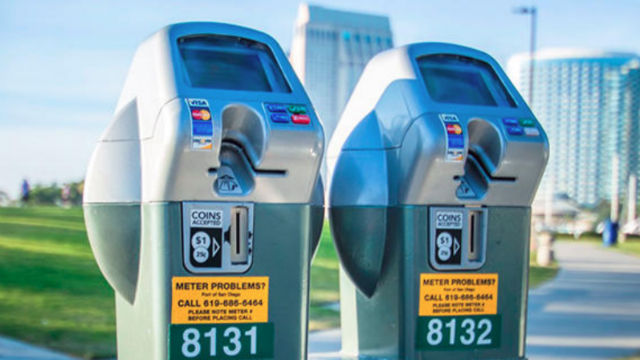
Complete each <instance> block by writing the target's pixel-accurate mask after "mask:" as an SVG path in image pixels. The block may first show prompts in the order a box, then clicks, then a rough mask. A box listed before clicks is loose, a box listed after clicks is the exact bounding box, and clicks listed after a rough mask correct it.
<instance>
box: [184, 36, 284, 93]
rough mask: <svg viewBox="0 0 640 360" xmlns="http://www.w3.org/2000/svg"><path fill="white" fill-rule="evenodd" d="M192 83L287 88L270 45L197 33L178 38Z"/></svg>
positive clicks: (228, 87) (226, 87) (227, 87)
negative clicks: (193, 35)
mask: <svg viewBox="0 0 640 360" xmlns="http://www.w3.org/2000/svg"><path fill="white" fill-rule="evenodd" d="M178 47H179V50H180V55H181V56H182V60H183V63H184V66H185V68H186V72H187V75H188V78H189V81H190V82H191V86H193V87H199V88H210V89H224V90H244V91H264V92H290V91H291V90H290V88H289V86H288V85H287V82H286V81H285V79H284V75H283V74H282V72H281V71H280V67H279V66H278V65H277V63H276V60H275V58H274V57H273V54H272V53H271V51H270V50H269V48H268V47H267V46H266V45H264V44H261V43H259V42H256V41H253V40H248V39H243V38H234V37H230V36H213V35H207V36H196V37H187V38H181V39H179V41H178Z"/></svg>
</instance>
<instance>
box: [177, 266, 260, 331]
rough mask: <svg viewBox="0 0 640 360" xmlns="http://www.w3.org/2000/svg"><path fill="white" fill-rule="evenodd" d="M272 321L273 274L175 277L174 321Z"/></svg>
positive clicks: (208, 322)
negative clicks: (270, 285) (270, 275)
mask: <svg viewBox="0 0 640 360" xmlns="http://www.w3.org/2000/svg"><path fill="white" fill-rule="evenodd" d="M268 321H269V277H268V276H252V277H249V276H246V277H245V276H237V277H189V276H185V277H174V278H173V281H172V284H171V323H172V324H228V323H263V322H268Z"/></svg>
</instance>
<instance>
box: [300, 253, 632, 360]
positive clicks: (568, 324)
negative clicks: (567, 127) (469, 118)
mask: <svg viewBox="0 0 640 360" xmlns="http://www.w3.org/2000/svg"><path fill="white" fill-rule="evenodd" d="M554 248H555V252H556V257H557V259H558V262H559V264H560V267H561V270H560V272H559V273H558V276H557V277H556V278H555V279H554V280H552V281H549V282H548V283H546V284H544V285H542V286H541V287H539V288H537V289H535V290H533V291H531V293H530V297H529V322H528V326H527V331H528V335H527V349H526V355H527V357H528V358H529V359H530V360H561V359H562V360H595V359H615V358H619V357H625V356H629V355H632V354H634V353H635V352H636V351H638V350H640V258H638V257H633V256H629V255H624V254H621V253H618V252H615V251H612V250H606V249H602V248H600V247H599V246H596V245H594V244H592V243H580V242H559V243H556V244H555V246H554ZM339 349H340V332H339V330H329V331H321V332H315V333H312V334H311V336H310V341H309V354H310V358H312V359H334V358H337V354H338V351H339Z"/></svg>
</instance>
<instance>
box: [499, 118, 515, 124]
mask: <svg viewBox="0 0 640 360" xmlns="http://www.w3.org/2000/svg"><path fill="white" fill-rule="evenodd" d="M502 123H503V124H505V125H507V126H516V125H519V124H518V119H516V118H503V119H502Z"/></svg>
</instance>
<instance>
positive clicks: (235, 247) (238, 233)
mask: <svg viewBox="0 0 640 360" xmlns="http://www.w3.org/2000/svg"><path fill="white" fill-rule="evenodd" d="M248 215H249V210H248V209H247V208H246V207H244V206H237V207H234V208H232V209H231V225H230V229H229V231H230V235H231V236H230V240H231V241H230V242H231V263H232V264H246V263H247V261H248V260H249V251H248V249H249V223H248Z"/></svg>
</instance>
